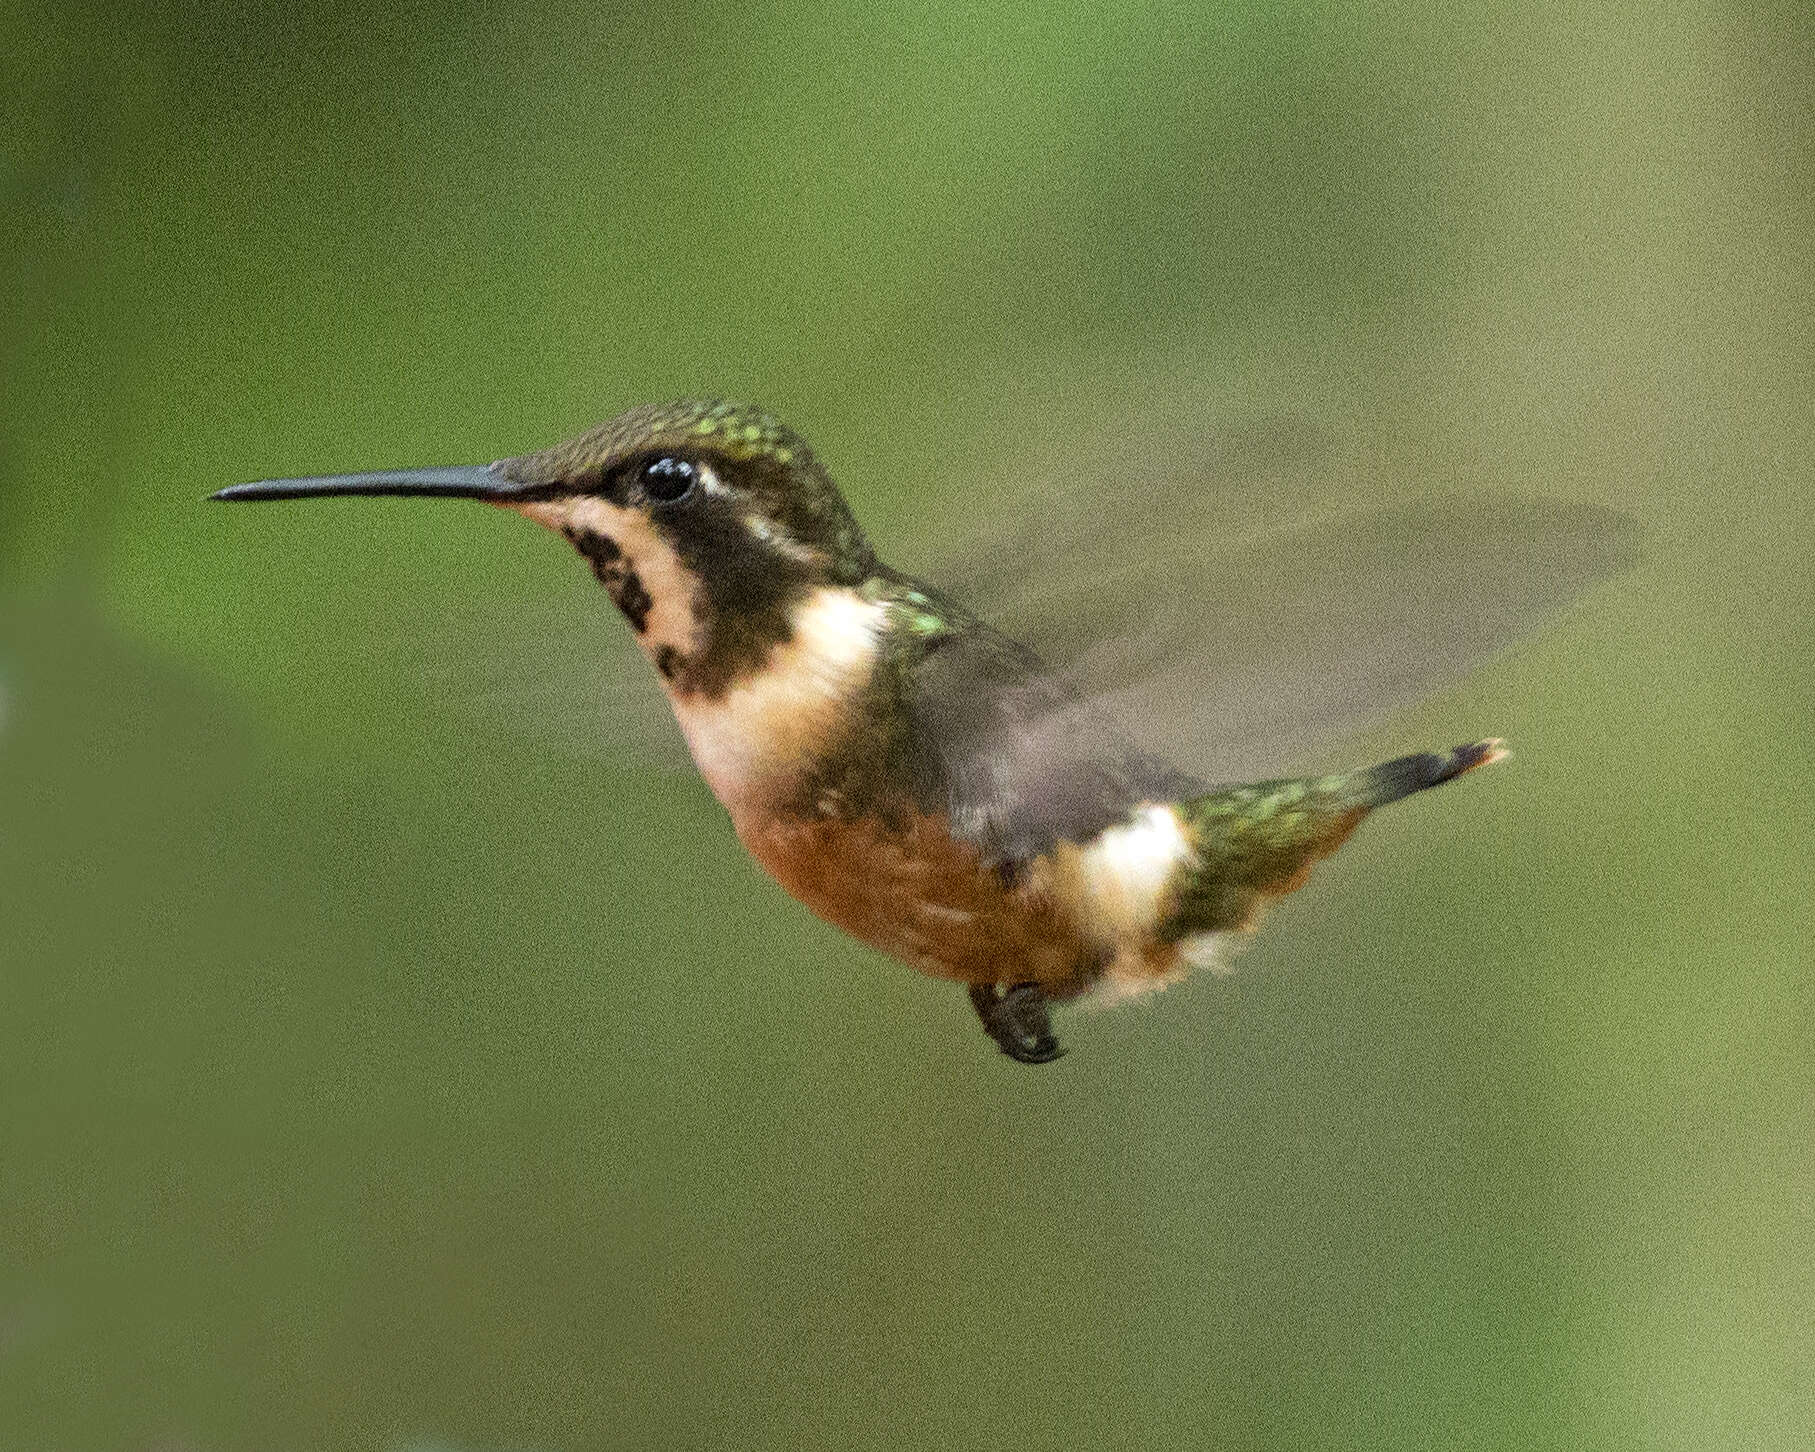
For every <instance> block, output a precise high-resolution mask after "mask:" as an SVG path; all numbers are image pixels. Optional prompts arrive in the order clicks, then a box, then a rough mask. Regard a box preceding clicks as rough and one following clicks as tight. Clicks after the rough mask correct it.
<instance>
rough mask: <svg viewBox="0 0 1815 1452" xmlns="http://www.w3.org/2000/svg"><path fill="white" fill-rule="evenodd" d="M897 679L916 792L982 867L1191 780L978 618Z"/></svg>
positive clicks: (1023, 857) (1088, 830)
mask: <svg viewBox="0 0 1815 1452" xmlns="http://www.w3.org/2000/svg"><path fill="white" fill-rule="evenodd" d="M903 684H904V687H905V689H904V690H903V693H902V701H903V705H904V706H905V709H906V723H905V725H906V731H905V737H904V739H905V742H906V751H907V757H908V761H909V763H910V770H911V774H912V777H913V780H914V784H915V787H916V796H917V798H918V800H919V803H920V805H921V807H922V809H924V810H927V811H931V812H935V813H938V814H941V815H943V816H944V817H945V818H946V819H947V823H948V825H949V827H950V830H951V832H952V834H953V835H954V836H955V837H957V838H959V839H960V840H961V841H965V842H968V843H970V844H971V845H973V846H974V847H976V848H977V849H978V851H979V852H980V853H981V855H982V857H983V859H984V861H985V862H987V863H988V864H989V865H991V866H995V867H999V866H1001V865H1002V864H1004V863H1018V862H1025V861H1027V860H1029V859H1031V858H1033V857H1036V856H1038V855H1039V854H1041V853H1042V852H1045V851H1046V850H1048V849H1049V848H1050V847H1051V846H1052V845H1053V844H1054V843H1055V842H1058V841H1061V840H1065V841H1074V842H1079V841H1086V840H1088V839H1089V838H1091V837H1094V836H1095V835H1096V834H1097V833H1098V832H1100V831H1102V830H1103V828H1105V827H1108V826H1112V825H1113V824H1115V823H1116V822H1119V821H1122V820H1123V819H1124V818H1125V817H1126V816H1127V815H1128V813H1129V811H1130V809H1131V808H1133V807H1134V806H1136V805H1138V804H1139V803H1141V802H1143V801H1172V800H1176V799H1179V798H1181V797H1187V796H1190V795H1192V794H1193V793H1194V792H1195V791H1196V790H1197V789H1198V787H1199V783H1197V782H1196V781H1194V780H1193V779H1191V778H1189V777H1187V776H1185V775H1184V774H1183V773H1181V772H1178V771H1176V770H1174V769H1172V768H1171V767H1169V766H1166V765H1165V764H1164V763H1162V762H1160V761H1157V760H1155V759H1154V758H1153V757H1151V756H1149V755H1147V754H1146V753H1144V752H1142V751H1140V750H1139V749H1137V748H1136V747H1135V746H1134V745H1133V743H1132V742H1131V741H1129V739H1128V738H1127V737H1126V736H1125V735H1124V734H1123V733H1122V732H1121V731H1120V730H1119V729H1118V728H1117V727H1116V725H1115V723H1114V722H1113V721H1111V720H1110V719H1109V718H1108V717H1107V716H1106V715H1105V714H1104V713H1103V712H1102V711H1100V710H1098V709H1097V708H1096V707H1095V706H1093V705H1092V704H1091V703H1090V702H1088V701H1085V700H1081V699H1079V698H1078V697H1076V696H1075V695H1074V694H1073V693H1072V692H1071V690H1070V689H1069V687H1068V686H1067V685H1066V683H1065V682H1064V681H1062V680H1060V679H1057V678H1055V677H1053V676H1051V675H1049V674H1048V673H1046V672H1045V671H1044V670H1043V669H1042V668H1041V665H1040V662H1039V661H1038V660H1037V659H1035V658H1034V657H1033V656H1032V655H1030V654H1029V652H1028V651H1027V650H1026V649H1025V648H1024V647H1022V646H1019V645H1017V644H1016V643H1015V642H1014V641H1011V640H1008V639H1007V638H1005V637H1003V636H1001V635H999V634H997V633H996V632H995V631H994V630H991V629H990V628H989V627H988V626H984V625H975V626H972V627H971V628H969V629H967V630H965V631H962V632H960V633H957V634H954V635H950V636H947V637H944V638H943V639H941V640H940V641H939V642H938V644H937V645H936V646H935V647H934V648H932V649H931V650H929V651H928V652H927V653H926V654H925V655H923V656H922V657H921V658H920V659H918V660H917V661H915V662H914V663H913V664H912V665H911V666H909V667H907V669H906V671H905V680H904V683H903Z"/></svg>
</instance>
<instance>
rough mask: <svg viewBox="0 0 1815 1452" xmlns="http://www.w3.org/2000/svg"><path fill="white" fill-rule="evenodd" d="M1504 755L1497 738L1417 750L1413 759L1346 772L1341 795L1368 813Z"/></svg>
mask: <svg viewBox="0 0 1815 1452" xmlns="http://www.w3.org/2000/svg"><path fill="white" fill-rule="evenodd" d="M1505 755H1506V743H1505V742H1503V741H1500V740H1498V739H1489V740H1487V741H1471V742H1470V743H1469V744H1468V745H1467V746H1458V747H1455V748H1453V749H1452V750H1449V751H1421V752H1419V753H1418V754H1417V755H1415V756H1400V757H1396V758H1394V759H1393V760H1392V761H1383V762H1382V763H1381V764H1380V765H1379V766H1370V767H1368V768H1367V769H1366V770H1365V771H1354V772H1350V773H1349V774H1348V775H1347V776H1346V777H1344V778H1342V780H1343V781H1344V782H1345V783H1346V784H1347V786H1346V790H1345V791H1344V792H1343V793H1342V795H1345V796H1347V797H1348V798H1349V799H1350V800H1351V801H1353V802H1355V803H1356V804H1357V805H1361V806H1365V807H1367V808H1368V809H1369V810H1370V811H1371V810H1372V809H1373V808H1375V807H1384V806H1385V805H1386V804H1387V803H1388V802H1396V801H1398V800H1400V798H1402V797H1409V796H1411V795H1412V793H1413V792H1421V791H1425V790H1427V789H1429V788H1430V787H1434V786H1442V785H1443V783H1444V782H1446V781H1454V780H1455V779H1456V778H1457V777H1459V776H1461V775H1463V774H1464V773H1465V772H1471V771H1473V770H1474V769H1475V768H1476V767H1478V766H1491V765H1493V763H1494V762H1496V761H1498V760H1500V758H1501V757H1503V756H1505Z"/></svg>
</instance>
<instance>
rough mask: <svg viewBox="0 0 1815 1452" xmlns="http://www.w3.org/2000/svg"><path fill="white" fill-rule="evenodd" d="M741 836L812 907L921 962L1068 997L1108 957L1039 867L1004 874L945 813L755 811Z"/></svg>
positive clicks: (874, 943)
mask: <svg viewBox="0 0 1815 1452" xmlns="http://www.w3.org/2000/svg"><path fill="white" fill-rule="evenodd" d="M738 836H739V838H740V839H741V840H742V841H743V844H744V846H745V847H746V848H747V849H748V850H749V852H750V854H751V856H753V857H755V858H756V860H757V861H758V862H760V863H761V864H762V865H763V867H764V868H765V869H766V870H767V871H768V873H769V874H770V876H772V877H773V878H774V879H775V880H776V881H777V882H778V883H780V884H781V885H782V887H784V888H785V889H787V891H788V892H789V893H790V894H792V895H793V896H794V897H796V898H798V899H799V900H800V901H801V902H803V903H805V904H806V905H807V906H808V907H809V908H811V909H812V910H813V911H814V912H815V913H817V914H818V915H819V916H820V917H822V918H824V919H825V920H826V921H827V922H829V923H832V924H834V925H835V926H837V927H840V928H842V929H844V931H845V932H847V933H850V934H851V935H852V936H853V937H855V938H858V939H860V940H861V941H863V942H865V943H868V944H869V945H870V946H871V947H873V948H877V949H880V950H881V951H882V952H884V953H888V954H890V955H891V956H893V957H895V958H899V959H901V960H902V961H903V962H904V963H907V964H909V965H910V966H912V967H914V968H918V969H919V970H920V971H921V972H923V973H929V974H932V975H933V976H935V977H938V978H951V979H957V980H960V981H962V982H966V983H998V982H1006V983H1025V982H1033V983H1039V984H1040V985H1042V986H1043V987H1045V988H1047V989H1048V990H1049V991H1050V992H1052V993H1053V994H1054V995H1055V996H1059V997H1067V996H1070V995H1071V994H1074V993H1078V992H1081V991H1082V990H1083V989H1085V988H1087V987H1089V986H1090V984H1091V983H1092V982H1093V981H1094V979H1095V978H1096V977H1097V976H1098V974H1099V973H1100V972H1101V971H1102V969H1103V967H1104V966H1105V962H1104V957H1103V954H1102V953H1101V951H1100V949H1098V948H1096V947H1093V946H1092V944H1091V943H1090V942H1089V941H1088V940H1087V937H1086V935H1085V933H1084V932H1083V931H1081V927H1080V925H1079V924H1078V923H1077V921H1076V920H1075V917H1074V915H1073V913H1072V912H1071V911H1070V910H1069V908H1068V905H1067V904H1065V903H1064V902H1062V901H1061V900H1060V899H1059V898H1058V897H1057V896H1055V895H1054V893H1053V892H1052V891H1051V889H1050V887H1049V886H1048V885H1047V884H1046V882H1045V881H1044V880H1043V877H1044V875H1043V874H1042V873H1041V872H1039V871H1037V870H1036V871H1034V872H1032V873H1029V874H1027V875H1026V876H1025V878H1024V880H1022V881H1019V882H1017V883H1016V884H1015V885H1013V886H1010V885H1008V884H1007V883H1005V882H1004V880H1003V879H1002V877H1001V876H1000V875H998V874H997V873H996V872H994V871H992V870H991V869H990V868H988V867H986V866H985V865H984V864H983V863H982V862H981V860H980V859H979V858H978V856H977V853H976V851H975V850H974V849H973V848H971V847H969V846H967V845H965V844H964V843H961V842H958V841H956V840H954V839H953V837H952V836H951V834H950V833H949V832H948V831H947V830H946V828H945V822H944V819H943V818H940V817H934V816H926V815H910V816H906V817H904V818H900V819H897V820H894V821H885V820H884V819H882V818H880V817H873V818H863V819H859V820H855V821H851V820H837V819H833V818H815V819H804V818H790V817H775V818H763V819H760V820H745V821H742V822H740V823H739V824H738Z"/></svg>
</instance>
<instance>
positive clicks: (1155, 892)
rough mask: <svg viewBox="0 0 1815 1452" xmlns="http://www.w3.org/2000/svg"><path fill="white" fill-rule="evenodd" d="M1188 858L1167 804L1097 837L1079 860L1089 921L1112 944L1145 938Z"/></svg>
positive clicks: (1182, 833)
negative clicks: (1168, 889) (1165, 895)
mask: <svg viewBox="0 0 1815 1452" xmlns="http://www.w3.org/2000/svg"><path fill="white" fill-rule="evenodd" d="M1190 855H1191V843H1190V841H1189V839H1187V838H1186V836H1185V829H1184V826H1183V825H1182V824H1181V823H1180V821H1179V817H1178V813H1177V811H1175V810H1174V809H1173V808H1172V807H1170V806H1167V805H1164V804H1161V805H1155V806H1146V807H1142V808H1140V809H1139V810H1138V811H1136V812H1135V814H1134V819H1133V820H1132V821H1131V822H1128V823H1127V824H1126V825H1124V826H1120V827H1110V828H1108V829H1107V830H1105V831H1103V832H1101V833H1099V834H1098V836H1097V838H1096V840H1095V841H1094V842H1092V843H1091V844H1090V845H1089V846H1088V847H1086V848H1084V850H1083V851H1082V852H1081V853H1080V854H1079V858H1078V873H1079V879H1080V884H1081V886H1082V888H1083V892H1084V897H1085V909H1086V918H1085V920H1086V921H1087V922H1089V923H1091V924H1092V925H1093V926H1094V927H1095V928H1096V929H1097V931H1098V932H1099V933H1100V934H1101V935H1102V936H1103V937H1104V938H1105V939H1108V940H1111V941H1128V940H1130V939H1134V938H1141V937H1145V936H1146V935H1147V933H1148V932H1150V931H1151V930H1152V928H1153V925H1154V920H1155V919H1156V918H1157V917H1158V916H1159V908H1160V897H1161V895H1162V894H1163V893H1164V892H1165V890H1166V888H1167V887H1168V886H1169V885H1170V884H1171V882H1172V878H1173V874H1174V873H1176V872H1177V871H1178V868H1179V864H1180V863H1182V862H1184V861H1185V860H1186V858H1188V857H1189V856H1190Z"/></svg>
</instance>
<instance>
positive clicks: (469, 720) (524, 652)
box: [367, 578, 693, 770]
mask: <svg viewBox="0 0 1815 1452" xmlns="http://www.w3.org/2000/svg"><path fill="white" fill-rule="evenodd" d="M367 649H368V650H369V651H370V652H371V653H372V654H373V655H374V656H375V657H376V658H377V660H378V661H379V662H380V663H382V667H383V669H385V670H387V671H389V672H392V673H393V674H394V675H395V676H396V678H397V679H398V680H399V681H400V682H404V683H409V684H414V685H416V686H418V687H419V688H420V689H421V690H422V691H423V692H424V694H425V695H426V696H427V697H428V698H429V699H430V700H431V701H432V702H433V705H434V708H435V709H436V710H437V711H438V712H440V713H444V714H445V715H446V716H447V717H449V718H452V719H453V720H455V721H457V722H459V723H460V725H461V726H462V727H464V728H467V729H471V730H473V731H475V732H477V733H480V734H482V735H484V736H487V737H496V738H500V739H503V740H507V741H509V742H511V743H512V744H513V747H514V748H515V747H527V748H528V749H531V750H541V751H547V752H553V753H556V754H559V755H562V756H570V757H578V758H583V759H586V760H591V761H598V762H601V763H609V764H612V765H617V766H623V767H633V768H634V767H644V768H648V767H653V768H658V769H662V770H691V769H692V766H693V763H692V759H691V758H690V757H689V756H688V755H687V745H686V742H685V741H684V740H683V739H682V738H681V733H680V728H679V727H678V726H677V725H676V724H675V721H674V713H673V712H672V711H670V710H669V708H668V700H667V697H666V696H665V695H664V694H663V692H662V688H661V685H660V683H659V682H658V681H657V679H656V676H655V672H654V671H653V670H652V669H651V668H650V665H649V663H648V661H647V660H645V659H644V658H643V655H642V652H641V651H639V650H638V649H637V648H636V645H635V642H634V641H633V640H632V638H631V635H630V632H629V630H628V629H627V628H626V627H625V625H624V622H623V620H622V619H621V618H620V617H619V615H618V612H617V610H616V609H615V608H614V607H613V606H612V604H611V602H610V601H609V600H608V599H607V598H606V597H605V595H604V594H603V593H602V592H601V591H600V590H599V589H598V587H597V586H596V585H595V584H594V583H593V582H592V580H591V579H590V578H585V579H583V580H578V579H577V580H576V581H575V582H574V583H573V585H572V586H571V587H568V586H562V585H559V584H556V583H553V582H551V583H549V585H548V586H547V589H546V593H544V594H539V595H524V596H520V597H516V598H511V599H503V600H500V599H492V600H488V601H486V602H485V603H483V604H477V603H475V604H473V605H471V606H468V607H458V606H457V607H454V608H451V609H448V608H444V609H443V610H441V611H440V613H439V614H438V615H437V616H436V617H435V619H434V620H433V621H432V622H429V623H426V624H417V625H413V626H412V628H411V630H410V631H409V632H408V634H407V635H404V634H400V635H395V636H389V637H380V638H376V639H372V640H369V641H368V642H367Z"/></svg>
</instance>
